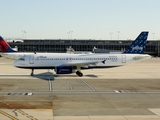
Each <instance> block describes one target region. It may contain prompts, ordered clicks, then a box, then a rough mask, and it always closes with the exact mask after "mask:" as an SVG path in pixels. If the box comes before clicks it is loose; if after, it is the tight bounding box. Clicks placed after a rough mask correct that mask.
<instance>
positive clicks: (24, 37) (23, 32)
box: [21, 30, 27, 39]
mask: <svg viewBox="0 0 160 120" xmlns="http://www.w3.org/2000/svg"><path fill="white" fill-rule="evenodd" d="M21 32H22V38H23V39H26V33H27V32H26V31H25V30H21Z"/></svg>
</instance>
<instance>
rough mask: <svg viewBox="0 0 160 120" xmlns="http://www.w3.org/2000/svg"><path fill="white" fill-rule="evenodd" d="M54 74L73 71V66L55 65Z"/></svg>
mask: <svg viewBox="0 0 160 120" xmlns="http://www.w3.org/2000/svg"><path fill="white" fill-rule="evenodd" d="M55 72H56V74H70V73H73V68H72V67H70V66H63V67H56V68H55Z"/></svg>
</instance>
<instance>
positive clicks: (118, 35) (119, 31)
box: [117, 31, 120, 40]
mask: <svg viewBox="0 0 160 120" xmlns="http://www.w3.org/2000/svg"><path fill="white" fill-rule="evenodd" d="M117 33H118V40H119V33H120V31H117Z"/></svg>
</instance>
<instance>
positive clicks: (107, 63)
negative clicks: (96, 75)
mask: <svg viewBox="0 0 160 120" xmlns="http://www.w3.org/2000/svg"><path fill="white" fill-rule="evenodd" d="M149 58H151V56H150V55H146V54H78V55H77V54H66V53H64V54H59V55H58V54H54V53H52V54H46V55H45V54H41V55H40V54H33V55H24V56H22V57H20V58H19V59H18V60H16V61H15V62H14V66H15V67H18V68H24V69H32V72H31V76H32V75H34V73H33V72H34V69H54V70H55V72H56V73H57V74H70V73H74V72H75V73H76V74H77V75H78V76H79V77H82V76H83V73H82V72H81V69H90V68H109V67H118V66H122V65H126V64H128V63H131V62H137V61H140V60H145V59H149Z"/></svg>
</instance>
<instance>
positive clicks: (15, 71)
mask: <svg viewBox="0 0 160 120" xmlns="http://www.w3.org/2000/svg"><path fill="white" fill-rule="evenodd" d="M13 62H14V60H10V59H6V58H0V120H160V58H151V59H149V60H145V61H141V62H138V63H131V64H128V65H126V66H122V67H117V68H109V69H91V70H83V71H82V72H83V74H84V76H83V77H78V76H77V75H76V74H75V73H73V74H67V75H56V74H55V72H54V71H53V70H50V71H48V70H35V75H34V76H30V73H31V70H26V69H19V68H15V67H14V66H13Z"/></svg>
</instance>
